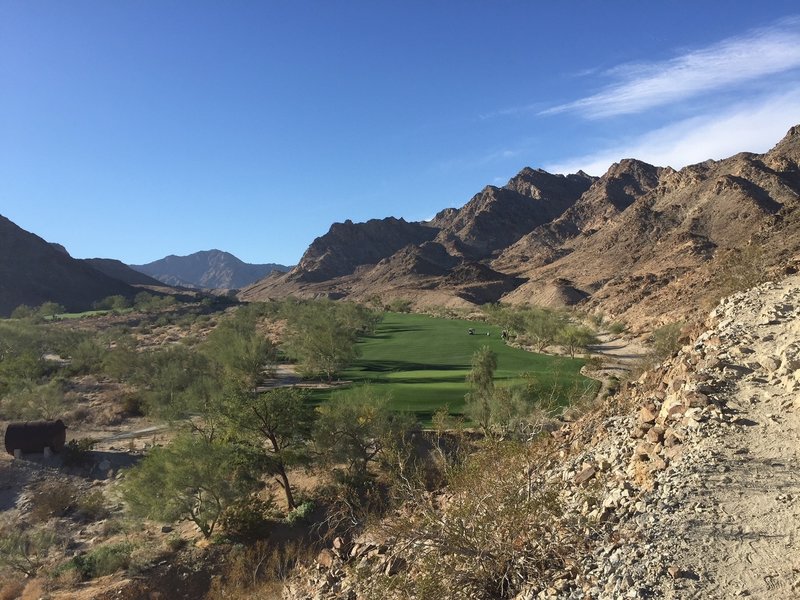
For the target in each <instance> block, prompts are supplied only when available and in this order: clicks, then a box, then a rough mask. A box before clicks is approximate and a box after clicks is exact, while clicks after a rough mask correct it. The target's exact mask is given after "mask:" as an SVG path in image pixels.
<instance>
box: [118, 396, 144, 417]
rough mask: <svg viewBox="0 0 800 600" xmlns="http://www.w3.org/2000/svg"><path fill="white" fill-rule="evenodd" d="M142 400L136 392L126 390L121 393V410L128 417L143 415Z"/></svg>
mask: <svg viewBox="0 0 800 600" xmlns="http://www.w3.org/2000/svg"><path fill="white" fill-rule="evenodd" d="M144 408H145V407H144V401H143V400H142V397H141V395H139V394H138V393H137V392H126V393H124V394H123V395H122V410H123V411H125V414H126V415H127V416H129V417H141V416H143V415H144Z"/></svg>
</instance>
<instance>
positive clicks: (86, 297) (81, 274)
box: [0, 216, 137, 316]
mask: <svg viewBox="0 0 800 600" xmlns="http://www.w3.org/2000/svg"><path fill="white" fill-rule="evenodd" d="M0 282H2V285H0V315H3V316H8V315H10V314H11V312H12V311H13V310H14V309H15V308H16V307H17V306H19V305H21V304H27V305H28V306H39V305H40V304H42V303H44V302H49V301H52V302H57V303H59V304H62V305H63V306H64V307H65V308H66V309H67V310H69V311H80V310H86V309H88V308H91V306H92V303H93V302H96V301H97V300H101V299H103V298H105V297H107V296H112V295H116V294H120V295H123V296H127V297H131V298H132V297H133V296H134V295H135V294H136V292H137V290H136V289H135V288H133V287H131V286H129V285H128V284H126V283H124V282H122V281H120V280H118V279H114V278H112V277H109V276H108V275H106V274H105V273H101V272H100V271H98V270H97V269H95V268H93V267H92V266H91V265H90V264H88V263H86V262H84V261H81V260H77V259H74V258H72V257H71V256H70V255H69V254H68V253H67V252H66V251H65V250H64V248H63V246H61V247H58V246H54V245H52V244H50V243H48V242H46V241H45V240H43V239H42V238H40V237H38V236H36V235H34V234H32V233H30V232H28V231H25V230H24V229H22V228H20V227H19V226H17V225H16V224H14V223H12V222H11V221H10V220H8V219H7V218H5V217H3V216H0Z"/></svg>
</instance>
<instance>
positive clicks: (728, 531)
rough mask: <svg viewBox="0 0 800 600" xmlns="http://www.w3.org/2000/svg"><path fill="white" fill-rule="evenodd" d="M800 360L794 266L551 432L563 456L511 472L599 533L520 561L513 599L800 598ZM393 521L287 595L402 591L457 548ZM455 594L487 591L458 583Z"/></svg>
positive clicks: (300, 579)
mask: <svg viewBox="0 0 800 600" xmlns="http://www.w3.org/2000/svg"><path fill="white" fill-rule="evenodd" d="M799 374H800V276H796V275H795V276H791V277H789V278H786V279H785V280H784V281H782V282H780V283H766V284H763V285H761V286H759V287H757V288H754V289H752V290H750V291H748V292H742V293H738V294H735V295H733V296H732V297H730V298H728V299H726V300H724V301H723V302H722V303H721V304H720V305H719V306H718V307H717V308H715V309H714V310H713V312H712V313H711V315H710V317H709V319H708V322H707V329H705V330H704V331H702V332H701V333H699V334H698V335H696V336H695V337H694V338H693V339H692V340H691V341H690V343H688V344H687V345H685V346H684V347H683V348H682V349H681V350H680V351H679V352H677V353H676V355H675V356H673V357H672V358H670V359H669V360H667V361H665V362H663V363H662V364H660V365H658V366H656V367H655V368H653V369H651V370H650V371H647V372H645V373H644V374H643V375H642V376H641V377H640V378H639V379H638V380H637V381H632V382H628V383H627V384H625V386H624V387H623V389H622V390H621V391H620V392H619V393H618V394H617V396H616V397H613V398H611V399H610V400H608V401H606V402H605V403H604V404H601V405H600V406H599V407H598V408H596V409H594V410H592V411H590V412H589V413H587V414H586V415H585V416H584V417H582V418H581V419H579V420H578V421H576V422H574V423H566V424H564V425H563V426H562V427H561V428H559V429H555V430H553V432H552V434H550V436H549V441H547V439H545V440H541V441H540V442H539V443H540V444H544V445H545V447H547V448H549V455H551V456H555V457H557V459H555V460H553V461H550V462H549V463H543V464H541V465H539V466H538V467H537V468H536V470H535V471H534V472H531V473H530V474H528V475H527V476H526V474H525V473H518V474H506V475H505V476H506V477H512V478H514V477H517V478H518V479H519V483H520V485H521V486H523V487H522V488H520V489H525V486H526V485H528V486H530V481H531V480H535V481H536V486H537V488H536V489H549V490H550V491H551V493H553V494H555V495H554V496H552V497H551V501H552V502H556V503H557V504H558V505H560V508H559V510H560V511H561V513H560V514H561V516H560V517H558V519H560V521H561V522H560V525H561V526H563V528H564V529H568V530H571V531H572V532H573V533H576V532H577V533H578V535H579V536H581V538H582V539H583V540H584V542H585V543H584V544H583V545H582V546H580V547H572V548H571V549H570V552H569V554H568V555H567V556H566V560H564V557H558V556H557V555H556V560H549V561H547V562H541V563H538V565H539V566H536V567H534V568H530V567H528V568H527V569H528V570H527V571H526V570H525V568H524V567H514V568H518V569H519V571H520V572H521V573H526V572H527V574H528V576H527V581H522V582H519V583H518V584H516V585H515V591H514V594H513V597H514V598H515V600H534V599H569V600H585V599H602V600H617V599H620V598H656V599H657V598H663V599H676V600H677V599H697V600H700V599H703V600H705V599H712V600H713V599H716V600H723V599H727V598H735V597H749V598H761V599H765V600H766V599H772V598H792V597H798V595H800V564H798V562H797V558H796V556H797V550H798V547H797V544H798V539H800V521H798V519H797V509H798V501H800V455H799V454H798V448H800V402H798V400H797V392H798V391H800V375H799ZM548 445H551V446H548ZM497 470H498V472H503V467H502V465H501V464H498V465H497ZM486 476H487V477H491V475H488V474H487V475H486ZM526 478H527V481H528V483H527V484H526V483H525V482H526ZM512 489H514V488H513V482H512ZM430 504H431V505H432V506H439V507H440V508H439V509H438V510H439V511H440V512H439V513H437V514H438V515H439V516H438V517H437V522H438V523H441V524H446V523H447V522H448V521H449V520H451V519H453V518H460V517H459V513H458V512H455V513H453V514H450V513H449V512H448V511H449V510H452V508H449V509H448V506H450V507H453V506H458V505H459V498H458V497H457V496H456V497H453V495H452V494H448V492H447V491H446V490H445V491H444V492H442V493H441V494H439V495H437V496H434V497H431V499H430ZM497 510H503V507H502V506H501V507H499V508H498V509H497ZM399 514H400V515H402V518H403V519H405V520H409V521H411V520H413V519H414V518H415V517H414V513H413V512H411V513H409V512H403V511H402V510H401V511H400V513H399ZM476 517H477V515H476ZM464 527H465V528H466V527H467V524H466V522H465V525H464ZM553 528H554V529H558V526H554V527H553ZM576 528H577V529H576ZM388 530H391V528H389V529H388ZM465 530H466V529H465ZM385 531H387V529H386V528H382V527H373V528H371V529H370V530H368V531H367V532H366V533H365V534H363V535H362V536H361V537H359V538H357V539H354V540H346V539H337V540H334V543H333V545H332V547H331V548H329V549H326V550H323V552H322V553H320V555H319V557H318V558H317V564H316V565H315V566H314V567H312V568H310V569H306V570H305V571H302V572H298V573H297V575H296V576H295V578H293V580H292V581H291V582H290V583H289V585H288V586H287V588H286V590H285V593H284V597H285V598H287V599H291V600H299V599H301V598H302V599H307V598H315V599H319V600H324V599H329V598H330V599H333V598H345V597H347V598H352V599H355V600H358V599H359V598H369V597H372V596H370V594H371V593H372V592H373V591H374V589H381V590H387V592H385V593H386V597H395V596H392V592H391V590H408V589H409V588H408V587H407V586H406V587H404V586H403V582H404V581H411V582H413V581H414V578H415V577H416V576H417V573H418V572H420V571H419V570H420V569H423V571H424V569H425V568H426V567H425V564H426V562H427V563H428V564H430V561H431V560H435V561H436V560H439V561H441V560H447V556H446V554H441V555H437V554H436V552H437V550H435V549H434V548H433V547H431V546H430V545H426V544H425V543H424V541H423V542H420V541H416V542H415V541H413V538H410V539H399V538H397V537H387V536H386V533H385ZM535 550H536V549H535V548H533V549H530V550H525V549H521V550H520V552H519V553H518V555H517V564H518V565H526V564H536V563H529V562H528V560H527V558H526V554H525V553H526V552H531V551H535ZM447 551H448V550H445V553H446V552H447ZM449 551H451V552H457V549H456V548H450V550H449ZM439 552H441V551H439ZM488 552H490V550H487V553H488ZM488 555H490V554H487V556H488ZM411 589H413V587H412V588H411ZM398 593H399V594H400V595H396V597H403V593H404V592H402V591H399V592H398ZM406 597H408V596H406ZM444 597H447V598H483V597H488V596H486V595H482V594H481V593H477V594H475V593H473V592H468V591H466V590H465V589H455V588H454V589H452V590H450V592H449V595H445V596H444Z"/></svg>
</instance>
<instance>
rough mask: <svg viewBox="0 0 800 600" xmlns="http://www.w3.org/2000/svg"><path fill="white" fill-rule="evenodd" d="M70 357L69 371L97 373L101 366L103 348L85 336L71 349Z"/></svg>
mask: <svg viewBox="0 0 800 600" xmlns="http://www.w3.org/2000/svg"><path fill="white" fill-rule="evenodd" d="M71 359H72V361H71V362H70V365H69V370H70V372H71V373H73V374H76V375H82V374H85V373H99V372H101V371H102V368H103V349H102V348H101V347H100V346H99V345H98V344H97V343H96V342H95V341H94V340H91V339H89V338H85V339H83V340H81V341H80V342H78V344H77V345H76V346H75V347H74V348H73V349H72V352H71Z"/></svg>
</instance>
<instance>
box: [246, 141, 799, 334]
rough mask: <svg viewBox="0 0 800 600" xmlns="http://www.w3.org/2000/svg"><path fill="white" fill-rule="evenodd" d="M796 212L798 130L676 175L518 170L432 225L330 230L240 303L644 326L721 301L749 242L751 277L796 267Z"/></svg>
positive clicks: (619, 168)
mask: <svg viewBox="0 0 800 600" xmlns="http://www.w3.org/2000/svg"><path fill="white" fill-rule="evenodd" d="M799 204H800V127H794V128H792V129H791V130H790V131H789V133H788V134H787V135H786V137H785V138H784V139H783V140H782V141H781V142H780V143H779V144H777V145H776V146H775V147H774V148H773V149H772V150H771V151H769V152H767V153H766V154H763V155H757V154H749V153H742V154H737V155H736V156H733V157H731V158H728V159H725V160H720V161H706V162H704V163H700V164H697V165H692V166H689V167H686V168H684V169H681V170H680V171H675V170H674V169H671V168H669V167H663V168H662V167H654V166H652V165H648V164H646V163H643V162H641V161H637V160H634V159H626V160H623V161H621V162H619V163H617V164H615V165H613V166H612V167H611V168H610V169H609V171H608V172H607V173H606V174H604V175H603V176H602V177H600V178H599V179H595V178H592V177H589V176H587V175H585V174H583V173H578V174H576V175H569V176H566V177H565V176H560V175H550V174H548V173H545V172H544V171H540V170H533V169H524V170H523V171H521V172H520V173H519V174H518V175H517V176H516V177H514V178H512V179H511V180H510V181H509V183H508V184H507V185H506V186H504V187H502V188H496V187H492V186H489V187H487V188H485V189H484V190H483V191H482V192H480V193H479V194H477V195H476V196H475V197H473V198H472V199H471V200H470V201H469V202H468V203H467V204H466V205H465V206H464V207H462V208H461V209H445V210H443V211H441V212H440V213H439V214H438V215H437V216H436V218H434V219H433V220H432V221H431V222H430V223H416V224H415V223H405V222H403V223H402V226H400V225H398V223H399V222H397V221H396V220H388V221H390V222H391V226H389V224H387V223H385V222H383V221H370V222H369V223H362V224H352V223H348V224H345V225H338V224H337V225H334V226H333V227H332V228H331V231H330V232H329V233H328V234H326V235H325V236H322V237H321V238H318V239H317V240H315V242H314V243H313V244H312V246H311V247H310V248H309V250H308V251H307V253H306V255H304V257H303V260H302V261H301V262H300V264H299V265H298V266H297V267H296V268H295V269H293V270H292V271H291V272H290V273H289V274H288V275H286V276H279V277H272V278H269V279H266V280H263V281H260V282H258V283H257V284H256V285H254V286H252V287H250V288H249V289H247V290H244V291H243V293H242V298H243V299H245V300H258V299H263V298H268V297H279V296H285V295H288V294H295V295H299V296H319V295H328V296H331V297H335V298H340V297H347V298H352V299H356V300H366V299H369V298H374V297H376V296H377V297H379V298H381V299H382V300H384V301H387V300H389V299H391V298H395V297H404V298H408V299H410V300H413V301H414V302H415V303H416V304H417V305H418V306H424V305H430V304H443V305H463V306H467V305H470V304H474V303H480V302H486V301H498V300H499V301H503V302H508V303H513V304H526V303H534V304H548V305H556V306H557V305H562V306H563V305H573V304H579V305H580V306H582V307H584V308H585V309H588V310H593V311H594V310H596V311H601V312H605V313H607V314H609V315H611V316H613V317H614V318H621V319H624V320H626V321H627V322H629V323H631V324H634V325H641V326H642V327H652V326H655V325H659V324H661V323H663V322H667V321H674V320H678V319H682V318H685V317H686V316H687V315H688V314H689V313H690V312H693V311H695V310H696V308H697V307H698V306H701V305H702V304H703V303H704V302H713V301H714V300H716V299H717V298H718V297H719V296H720V295H721V291H722V289H723V288H724V285H723V283H722V282H721V281H720V279H724V276H722V274H721V271H725V270H727V269H729V268H730V263H731V262H732V261H734V258H735V257H736V256H737V255H741V252H740V251H741V249H743V248H746V247H748V245H749V246H750V247H751V248H752V249H755V250H757V251H758V252H752V253H750V257H749V258H748V259H747V260H749V261H751V262H752V261H753V260H754V259H753V255H755V254H757V262H758V264H756V265H751V266H752V267H753V268H752V270H753V271H754V272H755V273H756V274H761V275H764V274H776V273H779V272H785V270H786V269H788V270H789V271H791V270H792V269H794V268H796V266H795V264H794V263H795V258H796V257H797V256H800V223H799V222H798V211H797V208H798V205H799ZM412 231H413V232H415V234H418V237H417V238H416V239H415V236H414V235H411V233H410V232H412ZM734 262H735V261H734ZM475 264H480V265H481V268H476V267H475V266H474V265H475ZM484 267H485V268H484ZM455 269H458V270H460V271H461V272H462V273H463V272H465V270H466V271H467V272H472V273H474V275H475V277H476V278H475V279H474V280H472V281H470V282H466V281H464V280H462V278H460V277H459V276H458V275H454V270H455Z"/></svg>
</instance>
